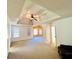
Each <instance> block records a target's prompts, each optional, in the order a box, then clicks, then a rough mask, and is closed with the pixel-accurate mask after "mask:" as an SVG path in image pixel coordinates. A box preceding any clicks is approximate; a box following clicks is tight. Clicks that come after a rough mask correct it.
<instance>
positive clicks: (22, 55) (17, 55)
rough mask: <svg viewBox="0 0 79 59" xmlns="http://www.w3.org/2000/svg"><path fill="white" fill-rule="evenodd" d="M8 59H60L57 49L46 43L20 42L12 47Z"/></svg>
mask: <svg viewBox="0 0 79 59" xmlns="http://www.w3.org/2000/svg"><path fill="white" fill-rule="evenodd" d="M8 59H60V58H59V55H58V52H57V49H56V48H54V47H53V48H51V47H50V46H49V45H48V44H46V43H44V42H33V41H31V40H30V41H19V42H14V43H12V45H11V48H10V51H9V54H8Z"/></svg>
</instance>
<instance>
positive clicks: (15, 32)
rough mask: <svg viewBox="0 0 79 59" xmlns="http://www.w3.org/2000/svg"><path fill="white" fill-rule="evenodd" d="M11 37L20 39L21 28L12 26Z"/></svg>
mask: <svg viewBox="0 0 79 59" xmlns="http://www.w3.org/2000/svg"><path fill="white" fill-rule="evenodd" d="M11 34H12V35H11V36H12V38H18V37H20V28H19V26H12V27H11Z"/></svg>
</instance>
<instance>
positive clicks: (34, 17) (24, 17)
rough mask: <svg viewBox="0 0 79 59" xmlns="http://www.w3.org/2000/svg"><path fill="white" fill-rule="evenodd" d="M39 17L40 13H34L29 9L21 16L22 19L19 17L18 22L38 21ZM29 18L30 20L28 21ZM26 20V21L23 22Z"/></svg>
mask: <svg viewBox="0 0 79 59" xmlns="http://www.w3.org/2000/svg"><path fill="white" fill-rule="evenodd" d="M38 18H39V16H38V15H35V14H33V13H31V12H29V11H27V13H24V14H23V15H22V16H21V19H19V21H18V22H17V24H20V23H21V24H23V23H27V22H28V23H29V22H30V23H32V24H33V22H34V21H38ZM27 20H28V21H27ZM23 21H24V22H23Z"/></svg>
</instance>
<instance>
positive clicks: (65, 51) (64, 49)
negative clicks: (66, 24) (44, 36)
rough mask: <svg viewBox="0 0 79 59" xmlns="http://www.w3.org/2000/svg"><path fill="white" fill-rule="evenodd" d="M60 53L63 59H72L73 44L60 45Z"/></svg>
mask: <svg viewBox="0 0 79 59" xmlns="http://www.w3.org/2000/svg"><path fill="white" fill-rule="evenodd" d="M58 53H59V55H60V57H61V59H72V46H70V45H60V46H58Z"/></svg>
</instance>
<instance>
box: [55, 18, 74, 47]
mask: <svg viewBox="0 0 79 59" xmlns="http://www.w3.org/2000/svg"><path fill="white" fill-rule="evenodd" d="M54 25H55V26H56V41H57V46H58V45H60V44H65V45H72V18H71V17H68V18H64V19H60V20H58V21H56V22H54Z"/></svg>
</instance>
